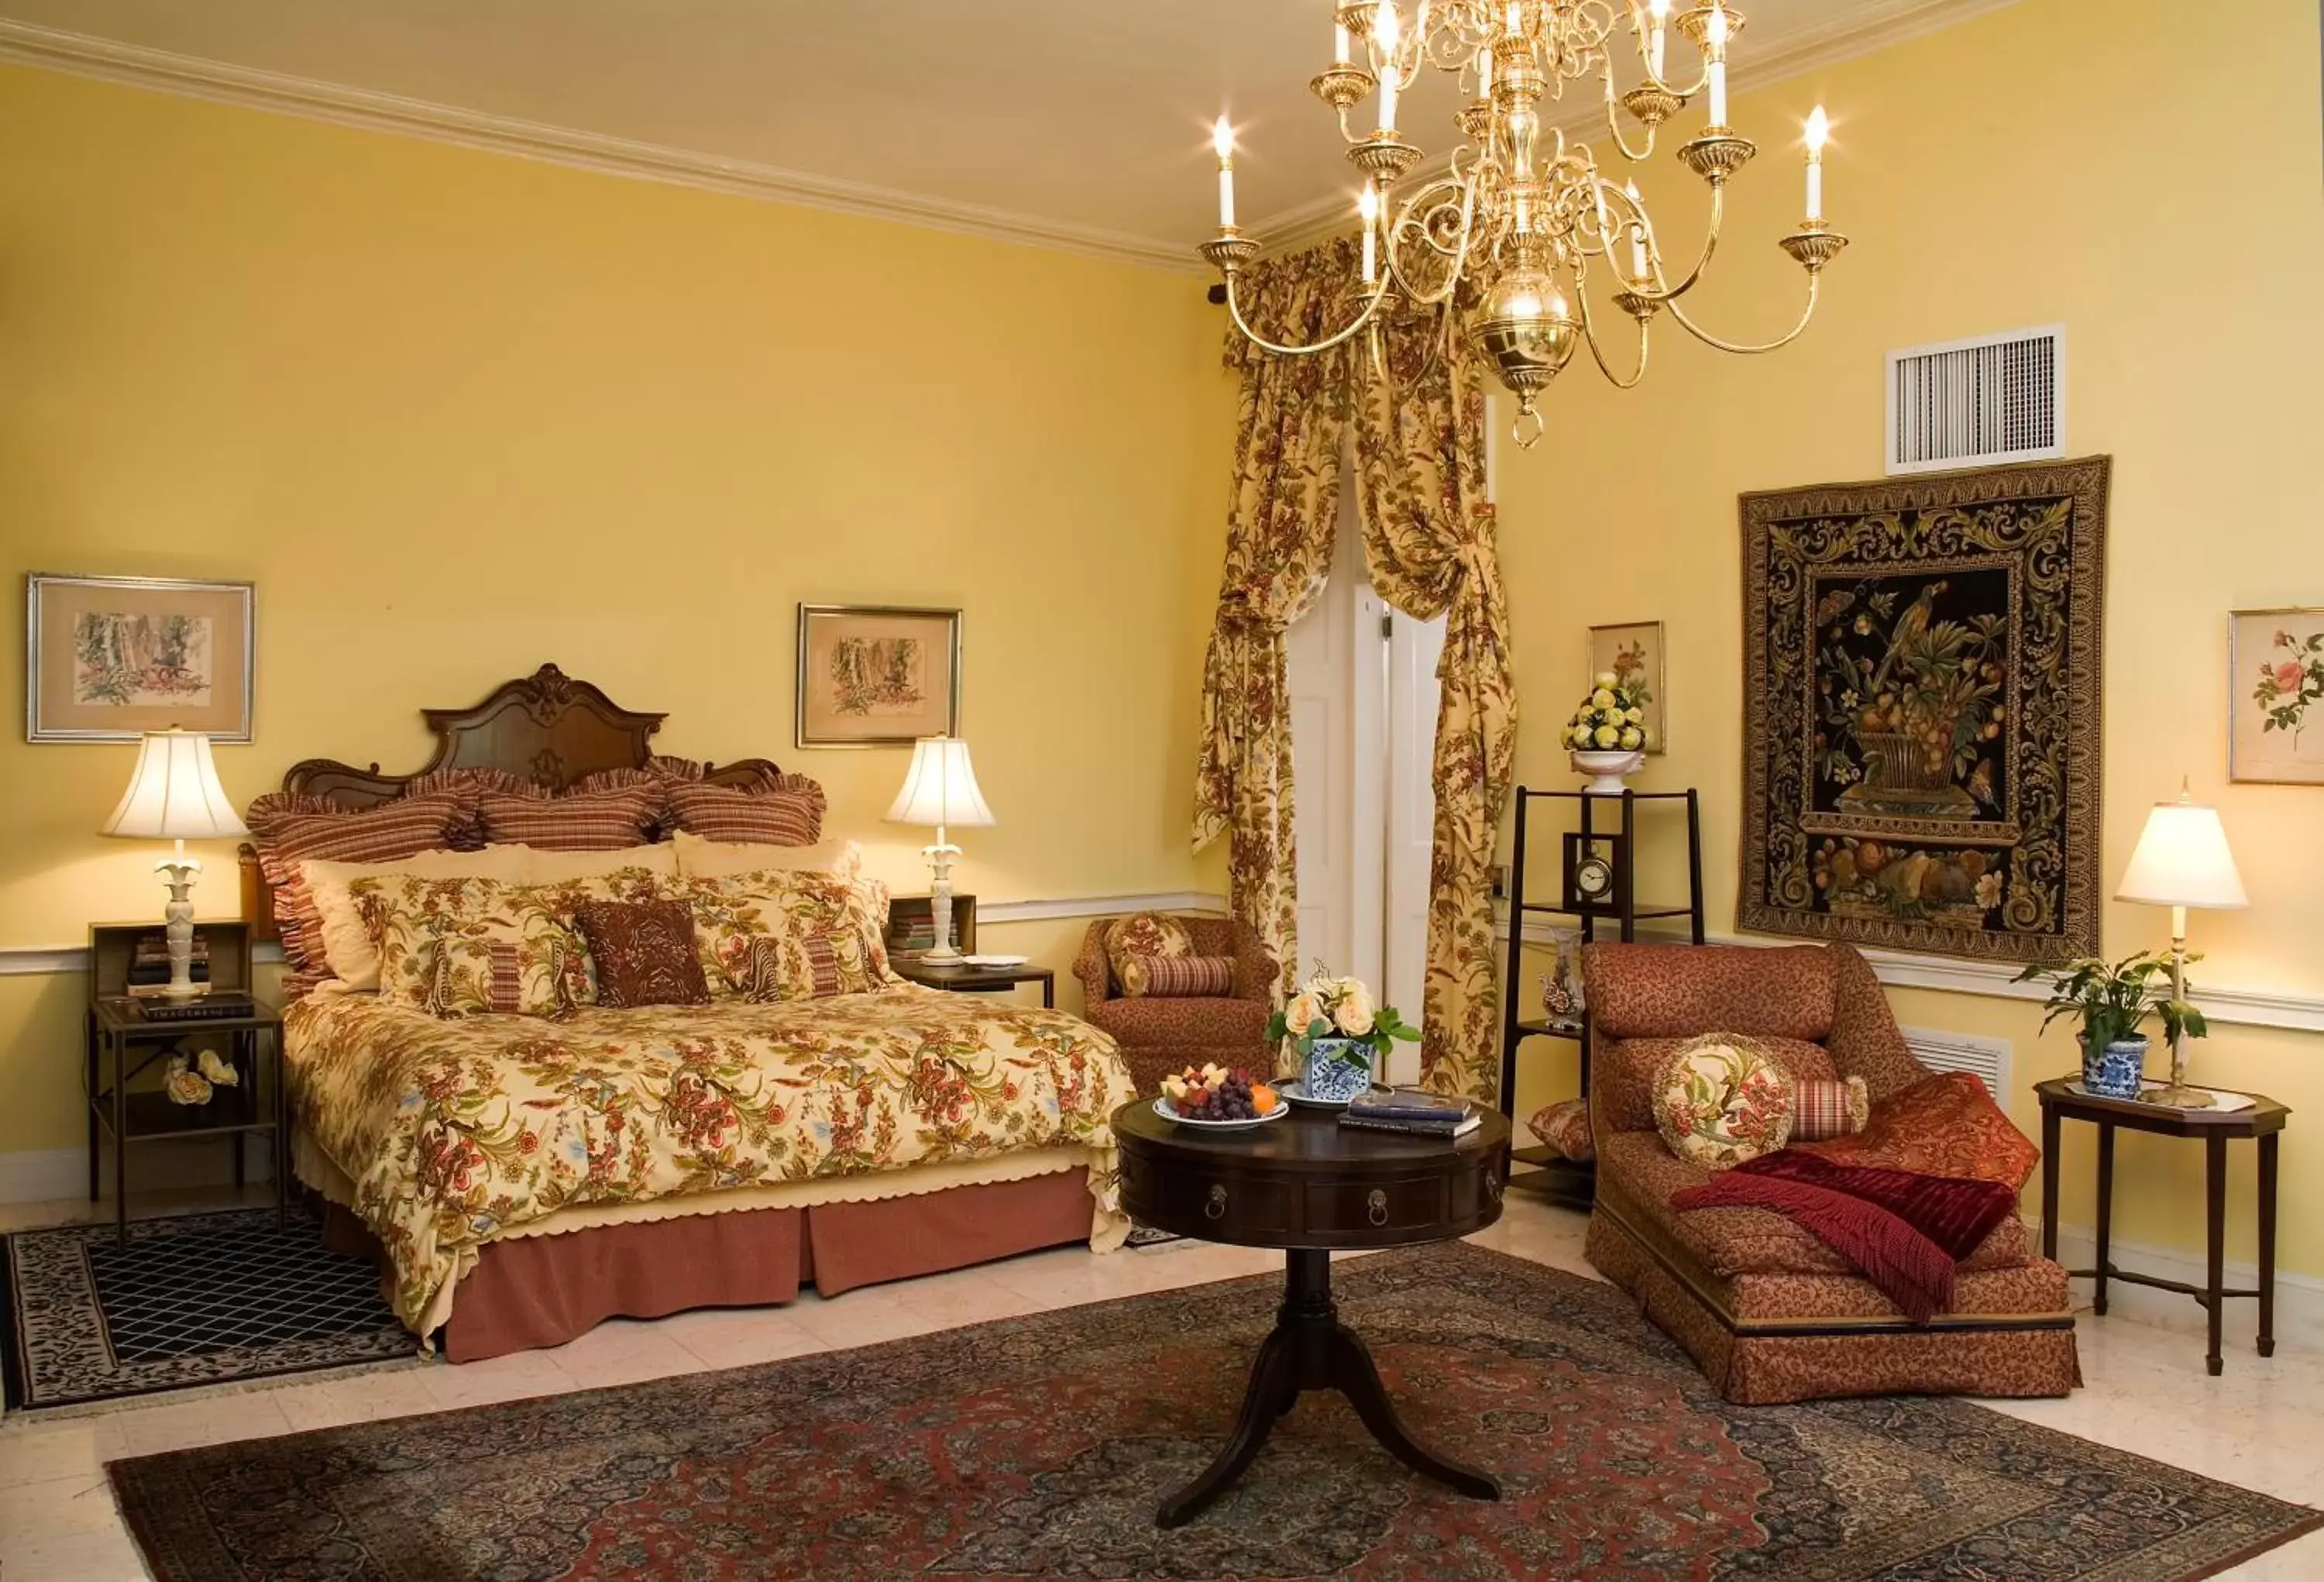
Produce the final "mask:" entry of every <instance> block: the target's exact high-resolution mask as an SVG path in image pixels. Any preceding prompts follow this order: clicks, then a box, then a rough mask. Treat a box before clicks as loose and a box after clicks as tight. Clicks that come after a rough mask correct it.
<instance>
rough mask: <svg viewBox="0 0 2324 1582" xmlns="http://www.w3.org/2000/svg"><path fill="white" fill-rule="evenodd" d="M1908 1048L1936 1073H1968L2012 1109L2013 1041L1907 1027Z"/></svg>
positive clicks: (2000, 1104)
mask: <svg viewBox="0 0 2324 1582" xmlns="http://www.w3.org/2000/svg"><path fill="white" fill-rule="evenodd" d="M1901 1031H1902V1032H1904V1044H1905V1047H1906V1048H1908V1049H1910V1050H1912V1051H1913V1053H1914V1056H1915V1057H1917V1058H1918V1059H1919V1060H1920V1062H1921V1064H1923V1066H1926V1067H1927V1068H1928V1069H1930V1070H1932V1071H1966V1072H1968V1073H1969V1075H1970V1076H1972V1077H1974V1078H1977V1079H1978V1081H1979V1082H1982V1083H1984V1084H1985V1090H1986V1092H1987V1093H1989V1094H1991V1095H1992V1096H1993V1102H1994V1103H1996V1104H1997V1105H1999V1106H2001V1107H2002V1108H2004V1109H2007V1108H2008V1107H2009V1041H2008V1040H2007V1039H2006V1038H1980V1037H1978V1035H1977V1034H1975V1033H1971V1032H1936V1031H1935V1030H1933V1029H1931V1028H1926V1027H1907V1028H1904V1029H1902V1030H1901Z"/></svg>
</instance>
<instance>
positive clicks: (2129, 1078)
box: [2082, 1034, 2146, 1098]
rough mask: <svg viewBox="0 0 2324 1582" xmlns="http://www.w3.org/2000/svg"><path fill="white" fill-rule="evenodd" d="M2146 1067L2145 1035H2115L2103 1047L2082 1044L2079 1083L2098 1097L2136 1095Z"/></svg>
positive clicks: (2128, 1096)
mask: <svg viewBox="0 0 2324 1582" xmlns="http://www.w3.org/2000/svg"><path fill="white" fill-rule="evenodd" d="M2145 1069H2146V1038H2145V1035H2144V1034H2141V1035H2139V1036H2138V1037H2135V1038H2118V1039H2116V1040H2115V1041H2114V1042H2112V1043H2110V1044H2108V1045H2107V1046H2106V1047H2105V1048H2104V1049H2102V1050H2100V1049H2093V1048H2091V1046H2090V1045H2089V1044H2088V1043H2084V1044H2083V1045H2082V1086H2083V1087H2085V1088H2087V1089H2089V1091H2090V1092H2091V1093H2094V1094H2096V1095H2098V1097H2100V1098H2136V1097H2137V1096H2138V1079H2139V1077H2140V1076H2141V1074H2142V1073H2144V1071H2145Z"/></svg>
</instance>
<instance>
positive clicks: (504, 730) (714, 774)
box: [242, 664, 781, 939]
mask: <svg viewBox="0 0 2324 1582" xmlns="http://www.w3.org/2000/svg"><path fill="white" fill-rule="evenodd" d="M420 717H421V718H423V719H425V720H426V721H427V722H428V728H429V730H431V731H434V732H435V733H436V752H435V755H434V756H433V757H431V758H429V760H428V762H427V763H424V764H422V765H421V766H420V768H418V769H416V770H414V771H412V772H411V773H410V774H383V773H382V772H380V767H379V765H378V764H376V763H374V764H372V765H371V766H370V767H369V768H366V769H358V768H356V767H355V765H354V764H352V763H339V762H337V760H335V759H330V758H307V759H302V760H301V761H300V762H299V763H294V764H292V765H291V767H290V769H289V770H288V771H287V772H285V773H284V774H283V776H282V789H283V790H284V791H287V792H292V793H296V794H301V795H305V796H310V797H321V798H323V799H325V800H328V801H330V802H332V803H334V804H336V805H337V806H339V807H342V808H346V809H349V810H357V809H363V808H374V807H377V806H378V805H379V804H380V803H382V802H385V801H391V800H393V799H395V798H397V797H399V796H401V795H402V794H403V792H404V791H405V789H406V788H407V787H408V786H409V785H410V782H412V781H414V780H417V779H419V778H420V776H421V775H424V774H430V773H433V772H436V771H437V770H439V769H497V770H501V771H503V772H506V773H509V774H513V775H515V776H517V777H518V778H520V779H522V780H526V781H530V782H532V783H533V784H535V785H539V786H542V787H545V788H546V789H548V790H549V791H563V790H564V789H565V788H566V787H567V786H569V785H571V784H572V783H573V782H576V781H577V780H580V779H582V778H584V777H585V776H587V775H592V774H596V773H600V772H603V771H605V770H608V769H635V768H639V767H641V765H643V764H644V763H646V761H647V760H648V759H650V757H652V756H653V749H652V747H651V746H650V745H649V744H650V740H651V738H652V736H653V734H654V733H655V732H656V731H658V730H659V729H660V728H661V722H662V721H663V720H664V719H666V718H668V716H666V715H660V714H640V713H637V712H635V711H633V710H631V709H627V708H621V707H619V706H618V705H616V704H615V703H614V702H613V699H612V698H608V697H606V696H605V695H604V693H603V692H601V691H599V690H598V689H596V688H595V687H593V686H591V685H590V684H589V683H588V682H586V681H576V680H574V679H573V678H572V677H570V676H568V675H567V674H566V673H565V672H564V671H560V670H558V668H557V667H556V666H555V665H553V664H545V665H543V666H541V667H540V668H539V670H537V671H533V672H532V674H530V675H529V676H527V677H525V678H524V679H523V680H515V681H504V682H503V683H502V684H501V685H500V686H498V687H496V688H494V689H493V691H492V694H491V695H490V696H489V697H487V698H485V699H484V701H483V702H482V703H479V704H477V705H475V707H474V708H423V709H421V710H420ZM705 770H706V772H705V779H706V780H708V781H709V782H710V783H712V784H714V785H728V786H737V787H742V788H745V789H749V790H753V791H757V790H766V789H770V788H771V787H772V786H773V785H774V784H775V782H777V780H778V779H779V777H780V775H781V771H780V770H779V769H777V768H776V767H775V765H774V764H773V763H770V762H769V761H768V760H766V759H764V758H744V759H741V760H738V761H737V762H735V763H723V764H715V765H705ZM242 915H243V916H244V917H245V918H247V919H249V920H250V922H251V931H252V934H253V937H254V938H256V939H279V938H281V933H280V930H278V929H277V927H276V925H275V921H274V893H273V892H272V889H270V888H269V887H268V886H267V884H266V883H265V881H264V879H263V876H262V875H261V874H260V873H259V871H258V856H257V853H256V852H255V851H254V849H253V848H252V847H248V846H244V847H243V848H242Z"/></svg>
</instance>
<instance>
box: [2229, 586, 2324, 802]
mask: <svg viewBox="0 0 2324 1582" xmlns="http://www.w3.org/2000/svg"><path fill="white" fill-rule="evenodd" d="M2227 778H2228V779H2229V780H2230V781H2234V782H2240V783H2242V784H2246V785H2324V606H2313V605H2311V606H2306V607H2298V606H2294V607H2291V608H2286V609H2273V610H2231V611H2229V612H2228V614H2227Z"/></svg>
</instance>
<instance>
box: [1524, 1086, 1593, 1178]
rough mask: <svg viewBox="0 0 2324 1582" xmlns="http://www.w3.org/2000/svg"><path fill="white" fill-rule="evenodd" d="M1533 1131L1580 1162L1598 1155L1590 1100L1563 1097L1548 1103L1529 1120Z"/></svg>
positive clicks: (1558, 1150)
mask: <svg viewBox="0 0 2324 1582" xmlns="http://www.w3.org/2000/svg"><path fill="white" fill-rule="evenodd" d="M1527 1124H1529V1125H1530V1126H1532V1128H1533V1134H1534V1135H1535V1136H1536V1137H1538V1138H1540V1139H1541V1140H1542V1141H1543V1142H1544V1143H1547V1144H1549V1146H1550V1147H1552V1148H1554V1149H1556V1150H1557V1152H1560V1153H1561V1154H1563V1155H1564V1156H1565V1157H1566V1158H1567V1159H1570V1160H1572V1161H1574V1162H1576V1163H1577V1164H1586V1163H1588V1162H1589V1161H1591V1160H1593V1159H1596V1158H1597V1157H1598V1144H1597V1142H1596V1140H1595V1139H1594V1138H1592V1137H1591V1134H1590V1101H1589V1100H1588V1099H1586V1098H1561V1099H1559V1100H1558V1101H1557V1102H1556V1103H1555V1104H1553V1105H1545V1106H1543V1107H1542V1108H1541V1110H1540V1111H1539V1112H1538V1113H1537V1114H1535V1116H1534V1118H1533V1119H1532V1120H1531V1121H1530V1122H1528V1123H1527Z"/></svg>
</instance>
